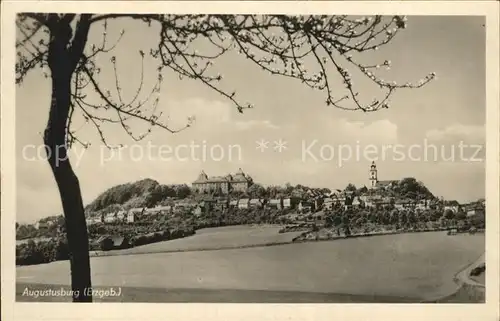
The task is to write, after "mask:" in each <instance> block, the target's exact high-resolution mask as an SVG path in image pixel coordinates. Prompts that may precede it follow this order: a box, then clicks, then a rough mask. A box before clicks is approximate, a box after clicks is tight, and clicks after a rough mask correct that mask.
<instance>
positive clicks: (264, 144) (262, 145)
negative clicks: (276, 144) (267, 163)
mask: <svg viewBox="0 0 500 321" xmlns="http://www.w3.org/2000/svg"><path fill="white" fill-rule="evenodd" d="M256 143H257V149H259V150H260V151H261V152H264V151H265V150H266V148H269V146H268V145H269V142H268V141H267V140H264V139H261V140H259V141H256Z"/></svg>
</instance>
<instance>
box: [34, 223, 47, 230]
mask: <svg viewBox="0 0 500 321" xmlns="http://www.w3.org/2000/svg"><path fill="white" fill-rule="evenodd" d="M48 227H49V224H47V222H36V223H35V228H36V229H37V230H40V229H46V228H48Z"/></svg>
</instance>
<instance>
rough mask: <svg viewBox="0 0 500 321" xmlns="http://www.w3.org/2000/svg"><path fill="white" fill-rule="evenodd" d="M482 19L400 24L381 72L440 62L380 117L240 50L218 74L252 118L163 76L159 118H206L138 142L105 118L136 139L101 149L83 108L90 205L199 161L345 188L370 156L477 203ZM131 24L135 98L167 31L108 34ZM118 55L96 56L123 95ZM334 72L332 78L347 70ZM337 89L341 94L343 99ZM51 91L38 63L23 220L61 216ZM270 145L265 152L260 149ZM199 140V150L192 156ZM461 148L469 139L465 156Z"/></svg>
mask: <svg viewBox="0 0 500 321" xmlns="http://www.w3.org/2000/svg"><path fill="white" fill-rule="evenodd" d="M483 23H484V21H483V18H481V17H467V16H453V17H452V16H428V17H426V16H409V17H408V27H407V28H406V29H405V30H403V31H402V32H401V34H399V35H398V36H397V37H396V38H394V40H393V41H391V42H390V43H389V44H387V45H386V46H383V47H381V48H380V50H378V51H372V52H370V53H367V54H364V57H363V61H366V62H371V63H373V64H377V63H381V62H383V61H384V60H391V62H392V67H391V69H390V70H388V71H387V70H381V71H380V75H381V77H384V79H387V80H395V81H398V82H406V81H411V82H417V81H418V80H419V79H421V78H423V77H425V76H426V75H427V74H428V73H430V72H435V73H436V74H437V79H435V80H434V81H432V82H431V83H429V84H428V85H426V86H425V87H423V88H420V89H402V90H400V91H397V92H396V93H395V94H394V95H393V96H392V99H391V102H390V108H388V109H382V110H380V111H377V112H374V113H363V112H351V111H344V110H340V109H336V108H333V107H328V106H326V104H325V102H324V101H325V96H324V93H322V92H320V91H315V90H312V89H310V88H307V87H305V86H304V85H303V84H302V83H301V82H300V81H298V80H295V79H287V78H283V77H280V76H273V75H270V74H269V73H267V72H265V71H262V70H260V69H258V68H256V66H255V65H253V64H252V63H250V62H249V61H247V60H245V59H244V57H242V56H240V55H237V54H235V53H234V54H233V53H230V54H227V55H225V56H223V57H222V58H219V59H217V60H216V61H215V62H214V64H213V66H212V70H213V71H214V72H215V73H217V72H218V73H220V74H221V75H222V76H223V77H224V78H223V81H222V83H221V86H222V87H223V88H224V89H226V90H227V91H229V92H231V91H232V90H235V91H236V94H237V96H236V97H238V98H239V99H240V100H241V101H242V102H250V103H252V104H253V105H254V108H253V109H249V110H246V111H245V112H244V113H243V114H241V113H238V112H237V110H236V108H235V106H234V105H233V104H232V103H231V102H230V101H229V100H227V99H225V98H224V97H222V96H221V95H219V94H217V93H215V92H213V91H212V90H211V89H209V88H207V87H206V86H204V85H203V84H200V83H199V82H195V81H192V80H185V79H182V80H180V79H179V78H178V77H176V76H175V75H172V74H169V73H165V74H164V77H165V81H164V83H163V85H162V89H161V92H160V93H159V94H158V98H159V99H160V103H159V106H158V110H159V111H161V112H163V116H162V118H161V120H164V121H167V120H168V124H169V126H170V127H172V128H176V127H180V126H182V125H184V124H185V123H186V120H187V117H189V116H195V118H196V121H195V123H194V124H193V126H192V127H190V128H188V129H186V130H183V131H181V132H179V133H176V134H170V133H169V132H167V131H165V130H163V129H161V128H154V129H153V130H152V133H151V135H150V136H148V137H147V138H146V139H145V140H143V141H141V142H135V141H134V140H133V139H131V138H130V137H128V136H127V135H126V133H125V132H124V131H123V129H122V128H121V127H120V126H117V125H112V126H104V127H103V129H104V131H105V135H106V138H107V140H108V142H109V143H111V144H119V143H121V144H124V145H125V147H124V148H123V149H121V152H120V153H119V152H118V151H109V150H107V149H106V148H104V147H103V146H101V145H102V144H100V141H99V136H98V135H97V133H96V131H95V128H93V127H92V126H89V125H84V123H83V122H81V118H80V119H79V118H75V123H74V126H75V127H74V128H75V129H76V128H77V129H78V131H77V134H78V137H79V138H80V139H82V140H84V141H88V142H91V143H92V145H91V146H90V147H89V148H88V149H86V150H85V149H82V148H81V147H79V146H75V147H74V148H73V149H72V151H71V156H70V159H71V162H72V165H73V168H74V170H75V172H76V174H77V176H78V178H79V181H80V186H81V190H82V197H83V200H84V203H85V204H87V203H89V202H91V201H92V200H93V199H95V197H97V196H98V195H99V194H100V193H102V192H103V191H105V190H106V189H107V188H110V187H112V186H114V185H117V184H122V183H127V182H132V181H136V180H140V179H144V178H151V179H154V180H157V181H158V182H160V183H161V184H179V183H186V184H190V183H191V182H192V181H194V180H195V179H196V178H197V176H198V174H199V173H200V171H202V170H204V171H205V172H206V173H207V174H208V175H209V176H212V175H213V176H218V175H225V174H229V173H235V172H236V171H238V169H239V168H242V169H243V171H244V172H246V173H247V174H249V175H250V176H252V177H253V179H254V181H255V182H258V183H261V184H263V185H275V184H280V185H283V184H285V183H291V184H293V185H295V184H303V185H308V186H312V187H327V188H331V189H342V188H344V187H345V186H346V185H347V184H348V183H353V184H355V185H356V186H358V187H362V186H364V185H367V186H368V184H369V180H368V173H369V168H370V164H371V162H372V161H375V162H376V164H377V169H378V179H379V180H390V179H401V178H404V177H415V178H416V179H417V180H419V181H422V182H423V183H424V184H425V185H426V186H427V187H428V188H429V189H430V190H431V192H433V193H434V195H436V196H443V197H444V198H445V199H456V200H458V201H461V202H466V201H472V200H476V199H478V198H482V197H484V194H485V163H484V161H482V158H484V154H485V150H484V148H485V147H484V144H485V111H486V102H485V29H484V27H483ZM122 29H123V30H125V33H124V36H123V38H122V40H121V41H120V42H119V44H118V45H117V46H116V48H115V49H114V51H113V55H114V56H116V61H117V70H118V75H119V79H120V84H121V86H122V87H123V89H124V96H126V97H129V98H130V97H132V96H133V94H134V91H135V90H136V88H137V86H138V84H139V82H140V74H141V60H140V56H139V54H138V52H139V50H141V49H142V50H143V51H144V52H146V53H147V52H149V49H150V48H152V47H154V46H155V44H157V42H158V37H157V34H158V33H157V30H155V28H154V27H151V28H149V27H147V26H145V25H144V24H142V23H141V22H134V21H131V20H126V19H125V20H123V19H122V20H116V21H113V22H110V23H109V26H108V33H107V35H108V37H109V39H113V38H116V37H117V35H118V34H119V32H120V30H122ZM101 34H102V33H101V29H99V26H95V27H93V29H91V33H90V35H89V44H92V43H99V42H100V39H101ZM199 46H200V47H199V48H196V49H197V50H198V49H199V50H200V51H203V49H205V47H204V46H205V44H200V45H199ZM109 59H110V56H109V55H108V56H104V55H103V56H99V57H98V59H97V63H99V65H100V66H101V68H102V70H103V71H102V73H101V74H100V76H99V81H100V84H101V85H102V86H103V87H104V88H107V89H109V90H110V91H111V92H112V93H114V94H116V91H113V90H115V85H114V77H113V74H114V73H113V68H112V65H111V64H110V63H109ZM157 66H158V64H157V61H155V60H154V59H152V58H146V59H145V62H144V71H145V81H144V88H151V87H152V85H153V84H154V81H155V78H156V73H155V70H156V67H157ZM346 66H347V65H346ZM331 72H332V74H331V78H332V79H335V78H336V77H337V78H338V75H336V74H335V73H334V72H333V71H331ZM353 81H354V82H355V85H357V86H359V87H358V90H359V91H360V92H361V97H364V99H367V100H371V97H373V96H374V95H377V94H379V95H380V90H379V89H378V88H377V87H374V86H373V85H372V84H371V83H369V82H368V81H367V80H366V79H364V78H363V77H362V76H361V75H357V76H356V77H355V74H353ZM337 85H338V84H336V83H335V88H334V91H337V90H338V91H339V95H343V94H344V93H343V92H342V91H341V88H340V86H337ZM148 86H149V87H148ZM50 90H51V85H50V81H49V79H46V78H45V77H44V76H43V74H42V72H41V70H40V69H36V70H33V71H31V73H30V74H29V75H28V76H27V77H26V79H25V80H24V82H23V83H22V84H21V85H19V86H18V87H17V90H16V158H17V162H16V171H17V172H16V174H17V213H16V214H17V221H19V222H34V221H36V220H37V219H40V218H42V217H46V216H49V215H57V214H60V213H62V207H61V203H60V199H59V194H58V190H57V186H56V184H55V181H54V178H53V176H52V173H51V171H50V168H49V165H48V163H47V162H46V160H45V155H44V153H43V150H42V148H41V146H42V144H43V141H42V132H43V130H44V128H45V125H46V122H47V116H48V110H49V106H50ZM133 128H134V129H136V130H137V132H138V133H140V132H142V131H143V130H146V129H147V128H148V127H147V126H144V124H134V126H133ZM259 141H262V142H263V143H264V145H265V146H267V148H263V149H262V150H260V149H257V147H259V145H258V144H257V142H259ZM280 142H281V144H280ZM193 145H199V146H200V147H197V148H196V147H195V149H194V152H190V150H192V148H193V147H191V146H193ZM203 146H205V147H203ZM280 146H284V147H285V148H281V149H280V148H278V147H280ZM433 146H434V147H433ZM460 146H465V147H462V148H463V150H464V151H465V152H463V154H462V155H461V154H460V150H459V148H460ZM274 147H276V149H275V148H274ZM367 149H369V150H370V151H369V152H366V150H367ZM373 150H375V152H374V151H373ZM396 150H397V151H398V152H396ZM425 150H426V151H427V152H424V151H425ZM37 151H38V153H37ZM453 151H454V153H455V154H453ZM332 153H333V154H332ZM452 156H453V157H452Z"/></svg>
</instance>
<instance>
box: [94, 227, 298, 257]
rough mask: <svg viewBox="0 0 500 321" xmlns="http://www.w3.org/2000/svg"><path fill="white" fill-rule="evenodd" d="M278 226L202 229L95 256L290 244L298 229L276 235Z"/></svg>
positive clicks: (99, 253) (100, 252)
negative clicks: (162, 240) (175, 237)
mask: <svg viewBox="0 0 500 321" xmlns="http://www.w3.org/2000/svg"><path fill="white" fill-rule="evenodd" d="M280 229H281V226H276V225H275V226H273V225H261V226H259V225H255V226H249V225H240V226H227V227H217V228H206V229H200V230H197V231H196V234H194V235H191V236H188V237H184V238H180V239H175V240H170V241H164V242H158V243H151V244H147V245H142V246H137V247H134V248H130V249H125V250H113V251H106V252H102V251H99V252H98V253H97V254H98V256H108V255H123V254H143V253H164V252H183V251H195V250H196V251H201V250H216V249H228V248H242V247H252V246H264V245H271V244H283V243H290V242H292V240H293V238H294V237H295V236H297V235H299V234H300V232H294V233H283V234H279V233H278V231H279V230H280Z"/></svg>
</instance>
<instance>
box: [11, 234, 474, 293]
mask: <svg viewBox="0 0 500 321" xmlns="http://www.w3.org/2000/svg"><path fill="white" fill-rule="evenodd" d="M229 230H230V229H229ZM206 233H208V234H207V236H205V238H203V231H200V234H199V235H196V236H193V237H190V238H186V239H180V240H176V241H187V242H189V243H186V244H191V246H194V245H193V244H194V242H195V241H194V240H193V239H196V238H197V237H201V238H202V239H201V240H205V241H207V240H209V239H212V240H214V239H218V240H219V242H222V240H224V242H226V241H227V242H229V241H231V238H230V237H229V235H226V236H219V238H217V237H216V236H211V237H210V236H209V235H211V234H212V233H213V231H212V232H211V231H209V230H207V231H206ZM218 233H220V234H224V232H222V231H219V232H217V233H215V234H218ZM228 233H230V234H231V232H228ZM247 233H250V234H251V232H247ZM252 233H253V232H252ZM243 234H245V233H243ZM257 234H258V233H257ZM286 234H288V233H286ZM286 234H283V235H286ZM247 235H248V234H247ZM190 239H191V240H190ZM248 239H251V237H248ZM170 242H171V241H170ZM170 242H166V243H170ZM196 242H200V243H204V242H202V241H196ZM213 242H214V243H213V244H212V245H214V246H215V245H220V244H219V243H218V242H216V241H213ZM238 242H240V241H238ZM238 242H236V243H230V244H240V243H238ZM180 244H181V243H179V244H178V246H180ZM154 245H156V246H159V245H160V244H159V243H158V244H152V246H154ZM186 246H187V245H186ZM483 252H484V235H482V234H481V235H466V234H463V235H456V236H447V235H446V233H445V232H429V233H412V234H398V235H386V236H375V237H366V238H358V239H345V240H336V241H326V242H311V243H298V244H287V245H277V246H267V247H253V248H244V249H229V250H218V251H189V252H182V253H155V254H143V255H121V256H110V257H95V258H92V275H93V285H94V286H114V287H123V296H122V297H121V298H109V300H115V301H127V302H131V301H135V302H150V301H154V302H189V301H196V302H207V301H214V302H408V301H411V302H419V301H422V300H433V299H435V298H439V297H442V296H447V295H450V294H452V293H453V292H455V290H456V289H457V285H456V284H455V283H454V281H453V277H454V275H455V274H456V273H457V272H458V271H460V270H462V269H464V268H465V267H466V266H467V265H469V264H470V263H472V262H473V261H474V260H476V259H477V258H478V257H479V256H480V255H481V254H482V253H483ZM37 284H38V285H37ZM42 284H52V285H68V284H69V263H68V262H53V263H49V264H43V265H37V266H23V267H18V268H17V299H18V300H20V301H26V300H32V299H30V298H27V297H23V296H22V295H21V293H22V291H23V289H24V288H25V285H26V286H28V287H29V288H31V286H37V287H40V286H41V287H42V288H45V287H46V286H42ZM153 289H154V290H153ZM221 290H223V291H221ZM248 290H252V291H248ZM285 292H286V294H285ZM280 293H281V294H280ZM153 297H155V298H154V299H153ZM40 300H41V301H44V300H52V301H53V300H54V299H50V298H40ZM62 300H64V299H62ZM66 300H69V298H66Z"/></svg>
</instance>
